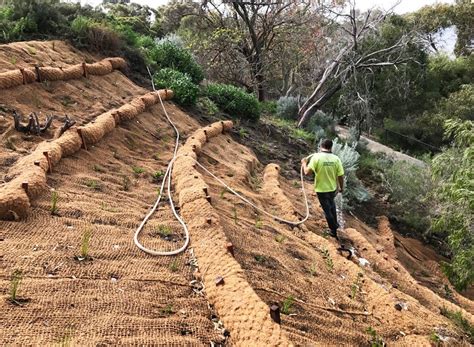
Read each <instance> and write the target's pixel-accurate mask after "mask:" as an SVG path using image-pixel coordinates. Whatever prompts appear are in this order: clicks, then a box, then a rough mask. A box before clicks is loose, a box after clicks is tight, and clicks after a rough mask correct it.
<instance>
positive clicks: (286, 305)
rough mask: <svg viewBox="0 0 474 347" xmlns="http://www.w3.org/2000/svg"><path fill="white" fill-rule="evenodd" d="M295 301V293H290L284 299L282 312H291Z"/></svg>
mask: <svg viewBox="0 0 474 347" xmlns="http://www.w3.org/2000/svg"><path fill="white" fill-rule="evenodd" d="M294 302H295V298H294V297H293V295H288V297H287V298H286V299H285V300H283V303H282V305H281V313H283V314H290V313H291V309H292V307H293V303H294Z"/></svg>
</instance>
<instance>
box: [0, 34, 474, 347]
mask: <svg viewBox="0 0 474 347" xmlns="http://www.w3.org/2000/svg"><path fill="white" fill-rule="evenodd" d="M31 47H33V48H34V49H32V48H31ZM94 58H95V59H94ZM13 59H14V60H15V61H14V62H15V64H13ZM93 59H94V60H97V61H98V60H101V57H91V56H88V55H85V54H82V53H79V52H76V51H75V50H74V49H72V48H71V47H69V46H68V45H66V44H64V43H61V42H57V41H56V42H55V43H53V42H44V43H39V42H25V43H15V44H12V45H6V46H0V62H1V66H2V68H1V69H0V72H5V71H9V70H11V69H14V68H15V67H18V66H20V67H22V68H23V67H24V68H28V67H31V66H32V65H34V64H37V63H42V64H43V65H44V66H59V67H63V68H66V67H67V66H68V65H74V64H80V63H82V62H84V61H87V62H88V63H93ZM7 62H10V63H8V64H10V65H8V64H7ZM4 63H5V64H4ZM147 93H148V91H147V90H144V89H143V88H140V87H138V86H136V85H134V84H133V83H132V82H131V81H129V80H128V79H127V78H126V77H125V76H124V75H123V74H122V72H120V71H114V72H111V73H108V74H106V75H103V76H93V75H92V76H88V77H87V78H86V77H81V78H79V79H77V80H70V81H61V80H59V81H50V82H43V83H32V84H26V85H19V86H16V87H11V88H9V89H4V90H0V106H1V108H0V139H1V155H0V168H1V173H2V176H3V179H4V180H5V181H4V182H3V183H1V186H0V191H1V190H2V189H4V187H5V186H7V185H9V183H10V182H12V180H11V178H10V177H9V175H11V172H12V170H14V168H15V166H16V165H18V163H21V162H22V160H25V158H28V156H29V155H32V154H31V153H34V152H35V150H37V149H38V148H41V146H45V145H47V144H51V143H53V142H54V141H52V142H46V141H47V140H49V139H52V138H53V136H54V135H53V133H54V131H55V130H56V129H57V127H58V126H60V122H58V121H55V123H54V124H53V129H52V130H51V131H50V132H49V133H48V134H46V135H45V136H44V137H42V138H41V137H39V136H33V135H24V134H19V133H17V132H16V131H14V129H12V127H11V122H12V120H11V116H10V111H11V110H18V111H20V112H22V113H23V114H28V113H29V112H32V111H39V110H40V111H42V112H43V113H47V114H49V113H55V114H57V115H60V116H64V114H66V113H67V114H69V115H70V116H71V117H73V118H74V119H76V120H77V121H78V124H79V125H81V126H83V128H86V129H87V128H88V127H89V128H91V127H94V126H96V127H97V126H98V125H101V126H104V127H107V129H108V130H107V132H103V133H102V134H101V136H98V137H95V136H92V137H91V138H89V139H88V140H86V141H87V142H88V144H89V146H87V147H88V148H87V150H85V149H80V148H78V149H77V151H74V152H71V153H69V155H68V156H63V157H62V158H61V160H57V161H55V165H54V167H53V170H52V173H47V174H46V175H45V176H44V178H45V181H44V182H45V184H44V185H42V188H41V189H39V190H38V193H37V194H35V196H34V197H31V199H29V203H30V205H31V206H30V207H28V213H26V214H24V215H21V216H20V215H19V216H18V217H19V218H20V220H18V221H2V222H0V223H1V228H0V230H1V235H0V240H1V241H0V247H1V255H2V256H1V258H0V262H1V267H0V295H1V300H0V309H1V310H2V312H3V313H4V314H2V317H1V318H0V324H1V325H2V327H4V329H2V331H1V332H0V343H1V344H3V345H12V344H34V345H41V344H54V343H66V342H68V343H69V342H72V343H75V344H87V345H116V344H123V345H125V344H134V345H138V344H140V345H151V344H153V345H209V343H211V342H213V343H216V344H228V345H290V344H294V345H336V344H346V345H369V344H370V341H371V339H372V337H371V336H370V335H369V334H368V333H367V329H368V328H369V327H371V328H372V329H374V330H375V331H376V333H377V335H379V336H381V337H383V339H384V340H385V341H386V342H388V343H389V344H390V345H392V344H393V345H405V346H413V345H418V346H422V345H426V346H429V345H430V335H431V334H432V333H433V332H437V333H438V334H440V335H442V336H446V337H447V338H448V339H449V343H451V344H456V345H463V344H464V345H468V342H467V340H466V339H465V337H464V336H463V334H462V332H461V331H459V330H458V328H456V327H455V326H454V325H453V324H452V322H451V321H450V320H448V319H447V318H445V317H444V316H442V315H441V314H440V309H441V308H442V307H447V308H449V309H451V310H456V311H457V310H462V311H463V315H464V316H465V317H466V318H467V319H468V320H469V321H470V322H474V319H473V316H472V314H473V313H474V311H473V304H472V301H470V300H468V299H465V298H462V297H460V296H458V295H457V294H454V295H453V296H452V297H450V298H449V300H450V301H448V300H446V299H445V298H442V297H441V296H439V295H438V294H435V293H434V292H433V291H431V290H430V289H429V288H426V287H424V286H422V285H421V284H420V283H418V282H417V281H416V280H414V279H413V278H412V276H411V275H410V274H409V273H408V271H406V270H405V269H404V267H403V265H402V264H401V263H400V262H399V260H398V256H397V249H396V247H395V245H394V238H396V237H394V235H393V234H392V232H391V230H390V226H389V224H388V222H387V221H386V219H383V218H382V219H381V220H380V227H379V230H373V229H371V228H369V227H368V226H366V225H363V223H360V222H358V223H355V222H354V221H352V222H351V226H355V225H356V226H357V230H356V229H354V228H349V229H347V230H346V237H347V238H348V239H350V241H351V242H352V243H353V244H354V245H355V246H356V247H357V249H358V251H359V256H360V257H364V258H366V259H367V260H368V261H369V262H370V265H369V266H365V267H363V266H361V265H360V264H359V262H358V260H357V259H353V260H352V261H351V260H348V259H346V258H345V256H344V255H341V254H340V253H339V252H338V251H337V247H338V244H337V243H336V242H334V241H333V240H332V239H327V238H325V237H324V236H323V230H324V228H325V222H324V218H323V215H322V211H321V210H320V208H319V206H318V204H317V200H316V197H315V196H314V194H310V199H311V202H312V203H311V217H310V219H309V220H308V221H307V222H306V223H305V224H304V225H303V226H301V227H294V228H292V227H290V226H288V225H285V224H282V223H278V222H275V221H274V220H271V219H269V218H267V217H264V216H262V215H259V214H258V213H257V212H256V211H255V210H254V209H253V208H251V207H249V206H248V205H246V204H244V203H243V202H242V201H240V200H239V199H237V198H236V197H235V196H233V195H232V194H230V193H229V192H227V191H226V190H225V189H223V187H222V186H220V185H219V184H218V183H217V182H216V181H215V180H213V179H212V178H211V177H209V176H208V175H206V174H205V173H204V172H202V170H201V169H200V168H199V167H196V166H195V165H194V161H193V160H192V159H197V160H199V162H200V163H201V164H203V165H204V166H205V167H207V168H208V169H209V170H210V171H212V172H214V173H215V174H216V175H217V176H219V177H220V178H221V179H222V180H224V181H226V182H227V183H228V184H229V185H230V186H231V187H232V188H234V189H236V190H237V191H239V192H241V193H242V194H244V195H245V196H247V197H248V198H249V199H250V200H252V201H253V202H254V203H255V204H257V205H258V206H260V207H262V208H264V209H265V210H267V211H268V212H271V213H274V214H277V215H279V216H284V217H285V218H288V219H294V220H296V219H298V218H302V215H301V214H302V213H303V212H304V206H303V204H302V201H301V190H300V188H301V187H300V186H299V183H298V182H297V181H290V180H287V179H285V178H283V177H280V175H279V169H278V166H276V165H273V164H270V165H268V166H267V167H265V168H264V167H263V166H262V165H261V164H260V163H259V162H258V160H257V158H256V157H255V154H254V153H253V151H252V150H250V149H249V148H247V147H245V146H243V145H241V144H238V143H236V142H235V141H234V140H233V139H232V138H231V137H230V136H229V135H228V134H225V130H226V129H228V128H229V127H230V126H231V123H229V122H225V123H220V122H219V123H215V124H213V125H211V126H207V127H204V128H201V127H200V124H198V123H197V122H196V121H195V120H194V119H193V118H192V117H190V116H189V115H187V114H186V113H185V112H183V111H182V110H181V109H179V108H178V107H176V106H175V105H174V104H173V103H172V102H165V105H166V108H167V110H168V112H169V113H170V116H171V117H172V118H173V120H174V121H175V122H176V124H177V126H178V128H179V130H180V132H181V133H182V134H183V135H184V138H186V139H187V140H186V143H184V144H183V146H182V147H181V149H180V154H183V155H184V154H186V155H187V157H184V156H183V157H180V159H178V160H177V161H176V164H175V169H174V174H173V183H174V189H175V196H176V199H175V202H177V203H178V205H179V207H180V212H181V215H182V216H183V218H184V220H185V221H186V222H187V224H188V226H189V229H190V233H191V244H190V248H189V249H188V250H187V251H186V252H185V253H183V254H181V255H179V256H176V257H152V256H149V255H147V254H145V253H143V252H141V251H140V250H139V249H137V248H136V247H135V246H134V245H133V242H132V237H133V232H134V230H135V228H136V227H137V226H138V224H139V223H140V221H141V219H142V218H143V217H144V215H145V213H146V212H147V210H148V209H149V207H150V206H151V205H152V203H153V202H154V200H155V199H156V190H157V188H158V184H157V183H158V182H159V180H160V177H161V176H160V172H163V171H164V170H165V169H166V165H167V163H168V161H169V160H170V159H171V156H172V149H173V139H174V133H173V131H172V129H171V127H170V126H169V125H168V124H167V122H166V118H165V116H164V113H163V110H162V109H161V108H160V105H154V104H152V103H151V102H150V104H149V105H146V106H148V107H146V108H145V107H142V106H139V107H137V106H138V105H136V106H134V107H135V109H138V110H139V111H140V112H137V113H136V115H135V117H128V119H125V118H127V117H120V112H119V117H118V119H117V118H116V117H114V116H113V114H111V113H110V112H109V111H110V110H111V109H114V108H118V107H120V106H122V105H124V104H126V103H132V102H133V100H137V98H139V97H141V96H143V95H146V94H147ZM155 100H156V99H155ZM142 101H143V102H144V100H142ZM123 113H126V112H123ZM102 114H109V115H112V119H113V120H114V126H113V127H111V126H109V125H106V124H104V123H102V122H101V121H100V119H99V120H97V117H98V116H100V115H102ZM132 118H133V119H132ZM91 121H94V123H91ZM74 131H75V134H77V130H75V129H71V130H68V132H74ZM68 132H66V133H65V134H64V135H63V136H66V135H67V134H68ZM223 132H224V133H223ZM59 139H61V137H59ZM188 157H189V158H192V159H188ZM29 170H30V167H27V168H26V169H25V170H24V171H25V172H28V171H29ZM51 188H53V189H54V190H55V191H56V192H57V193H58V197H59V198H58V202H57V213H56V214H55V215H52V214H51V203H52V194H51V192H50V190H49V189H51ZM204 188H206V189H204ZM306 188H307V191H308V192H309V191H310V190H311V185H310V184H309V183H308V184H306ZM21 217H22V218H21ZM87 230H90V231H91V232H92V237H91V241H90V247H89V249H90V250H89V255H90V258H88V259H85V260H82V261H79V260H77V259H76V258H75V256H77V255H78V254H79V250H80V247H81V243H83V242H82V241H81V240H82V238H83V236H84V233H85V231H87ZM374 235H375V236H374ZM141 239H142V241H143V242H144V244H145V246H147V247H152V248H162V249H174V248H177V247H179V244H180V242H182V240H183V234H182V230H181V229H180V228H179V224H178V223H177V222H176V221H174V220H173V218H172V214H171V212H170V211H169V209H168V208H167V207H165V206H162V207H161V208H160V209H159V210H158V211H157V213H156V214H155V215H154V216H153V217H152V218H151V220H150V221H149V223H148V224H147V226H146V227H145V230H144V232H143V234H142V237H141ZM229 242H231V243H232V244H233V250H234V256H232V255H231V254H230V253H229V251H228V249H227V248H226V246H227V244H228V243H229ZM433 268H434V269H435V268H437V267H436V265H433ZM17 269H19V270H22V273H23V280H22V282H21V284H20V287H19V291H18V297H19V298H20V299H28V300H25V301H24V302H23V301H22V303H21V305H16V304H13V303H11V302H10V301H8V296H9V287H10V276H11V274H12V273H13V272H14V271H15V270H17ZM439 276H440V283H441V282H442V278H441V277H442V276H441V275H439ZM220 278H222V279H223V280H222V281H221V280H220ZM272 303H279V304H280V305H281V306H282V308H283V311H285V313H289V314H282V315H281V318H282V319H281V325H278V324H276V323H274V322H273V321H272V320H271V319H270V315H269V305H270V304H272ZM397 308H398V309H397ZM400 308H401V309H400ZM219 321H220V322H221V323H223V326H224V327H225V329H227V330H226V331H224V330H223V327H222V324H221V323H220V322H219ZM226 332H227V333H226Z"/></svg>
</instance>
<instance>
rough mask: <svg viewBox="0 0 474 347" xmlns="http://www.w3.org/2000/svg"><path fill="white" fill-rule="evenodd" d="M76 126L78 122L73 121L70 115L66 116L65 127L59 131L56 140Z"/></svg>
mask: <svg viewBox="0 0 474 347" xmlns="http://www.w3.org/2000/svg"><path fill="white" fill-rule="evenodd" d="M75 124H76V121H75V120H73V119H70V118H69V116H68V115H66V120H65V121H64V124H63V126H62V127H61V128H60V129H59V133H58V135H57V136H55V138H58V137H60V136H61V135H62V134H64V133H65V132H66V131H67V130H68V129H69V128H71V127H72V126H74V125H75Z"/></svg>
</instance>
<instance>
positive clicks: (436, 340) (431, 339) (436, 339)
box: [430, 331, 441, 346]
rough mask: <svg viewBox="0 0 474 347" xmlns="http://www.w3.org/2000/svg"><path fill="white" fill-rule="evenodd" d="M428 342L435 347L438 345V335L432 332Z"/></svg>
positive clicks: (439, 340)
mask: <svg viewBox="0 0 474 347" xmlns="http://www.w3.org/2000/svg"><path fill="white" fill-rule="evenodd" d="M430 341H431V342H432V343H433V344H434V345H435V346H438V345H439V343H440V342H441V339H440V337H439V335H438V334H437V333H436V332H435V331H433V332H432V333H431V334H430Z"/></svg>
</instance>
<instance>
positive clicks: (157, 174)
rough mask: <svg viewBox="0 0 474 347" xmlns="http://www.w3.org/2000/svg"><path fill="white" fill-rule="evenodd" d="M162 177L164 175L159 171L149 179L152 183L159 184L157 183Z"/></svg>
mask: <svg viewBox="0 0 474 347" xmlns="http://www.w3.org/2000/svg"><path fill="white" fill-rule="evenodd" d="M164 175H165V173H164V172H163V171H161V170H160V171H155V172H154V173H153V174H152V175H151V177H152V179H153V182H159V181H160V180H161V179H162V178H163V176H164Z"/></svg>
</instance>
